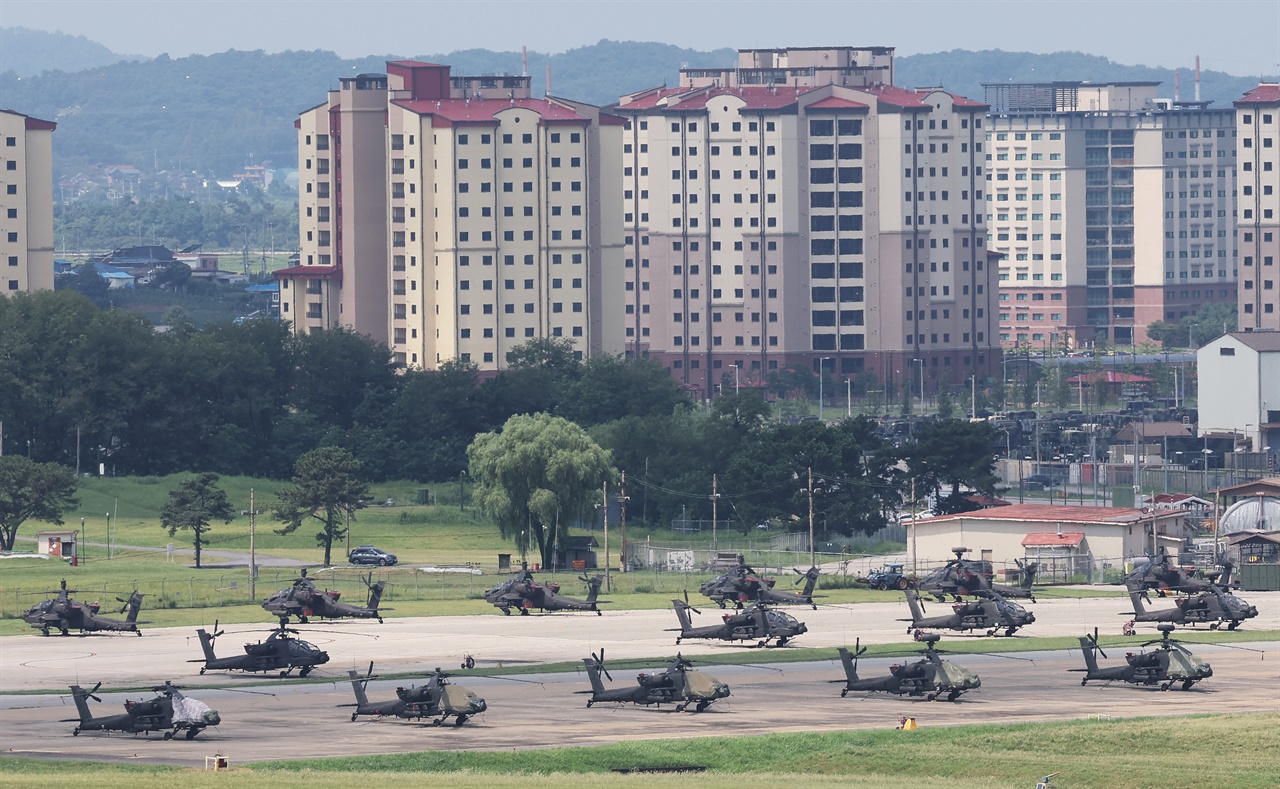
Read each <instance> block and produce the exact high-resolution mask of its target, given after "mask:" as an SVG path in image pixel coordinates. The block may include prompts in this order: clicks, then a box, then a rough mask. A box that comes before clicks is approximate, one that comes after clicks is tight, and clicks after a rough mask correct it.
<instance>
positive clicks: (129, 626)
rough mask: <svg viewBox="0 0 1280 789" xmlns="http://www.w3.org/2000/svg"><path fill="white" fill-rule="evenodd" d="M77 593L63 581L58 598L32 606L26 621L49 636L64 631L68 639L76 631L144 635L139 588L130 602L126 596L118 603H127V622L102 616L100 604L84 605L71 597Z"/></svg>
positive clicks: (23, 618)
mask: <svg viewBox="0 0 1280 789" xmlns="http://www.w3.org/2000/svg"><path fill="white" fill-rule="evenodd" d="M73 594H77V592H76V590H75V589H68V588H67V582H66V580H65V579H63V581H62V588H61V589H60V590H59V591H58V592H57V595H58V596H57V597H55V598H53V599H52V600H45V601H43V602H41V603H37V604H36V605H34V606H32V607H31V608H30V609H29V610H28V611H27V612H26V613H25V614H23V615H22V621H24V622H26V623H27V624H29V625H35V626H36V627H38V628H40V632H41V634H43V635H46V636H47V635H49V631H50V630H51V629H52V630H59V631H61V632H62V635H64V636H65V635H70V631H72V630H79V631H80V632H82V633H86V632H95V631H96V632H118V633H133V634H134V635H139V636H140V635H142V631H141V630H139V629H138V611H140V610H141V609H142V595H141V594H140V593H139V592H138V590H137V589H135V590H133V594H131V595H129V599H128V600H126V599H124V598H123V597H117V598H116V600H117V601H119V602H121V603H124V607H123V608H121V609H120V613H122V614H123V613H124V612H126V611H128V612H129V615H128V616H127V617H125V619H124V621H121V620H119V619H111V618H110V617H105V616H101V615H100V614H99V613H98V611H99V610H100V608H101V607H100V604H98V603H81V602H79V601H78V600H75V599H74V598H72V597H71V595H73Z"/></svg>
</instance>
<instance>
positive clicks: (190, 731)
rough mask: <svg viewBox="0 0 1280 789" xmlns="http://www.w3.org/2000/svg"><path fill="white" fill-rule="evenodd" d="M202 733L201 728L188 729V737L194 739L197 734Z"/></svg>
mask: <svg viewBox="0 0 1280 789" xmlns="http://www.w3.org/2000/svg"><path fill="white" fill-rule="evenodd" d="M199 733H200V730H199V729H187V739H188V740H194V739H195V738H196V735H197V734H199Z"/></svg>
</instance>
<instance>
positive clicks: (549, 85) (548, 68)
mask: <svg viewBox="0 0 1280 789" xmlns="http://www.w3.org/2000/svg"><path fill="white" fill-rule="evenodd" d="M545 92H546V95H548V96H550V95H551V64H550V63H548V64H547V90H546V91H545Z"/></svg>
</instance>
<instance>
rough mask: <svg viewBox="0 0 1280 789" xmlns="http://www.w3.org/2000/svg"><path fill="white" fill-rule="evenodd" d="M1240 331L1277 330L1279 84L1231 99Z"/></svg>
mask: <svg viewBox="0 0 1280 789" xmlns="http://www.w3.org/2000/svg"><path fill="white" fill-rule="evenodd" d="M1235 116H1236V130H1237V135H1238V138H1237V147H1236V155H1237V158H1238V161H1239V166H1240V172H1239V179H1240V209H1239V220H1238V221H1239V225H1238V228H1239V237H1240V256H1241V265H1240V269H1241V270H1240V279H1241V287H1240V300H1239V314H1238V316H1237V325H1238V326H1239V328H1240V330H1241V331H1257V330H1260V329H1270V330H1272V331H1278V330H1280V83H1274V82H1271V83H1263V84H1261V85H1259V86H1258V87H1256V88H1254V89H1253V90H1251V91H1249V93H1248V94H1246V95H1245V96H1244V97H1243V98H1241V99H1239V100H1238V101H1236V102H1235Z"/></svg>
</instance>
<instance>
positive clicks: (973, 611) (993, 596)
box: [902, 590, 1036, 636]
mask: <svg viewBox="0 0 1280 789" xmlns="http://www.w3.org/2000/svg"><path fill="white" fill-rule="evenodd" d="M981 598H982V599H979V600H974V601H972V602H967V603H955V604H953V605H952V606H951V609H952V613H950V614H947V615H945V616H933V617H926V616H925V615H924V613H925V612H924V605H923V604H922V603H921V602H920V596H919V595H917V594H916V593H915V591H913V590H908V591H907V605H909V606H910V607H911V619H909V620H907V619H904V620H902V621H904V622H908V621H909V622H911V624H910V625H908V626H907V632H908V633H910V632H912V631H919V630H921V629H923V628H927V627H929V628H945V629H947V630H959V631H960V632H964V631H966V630H986V631H987V635H989V636H994V635H996V633H997V632H999V631H1000V630H1003V631H1004V634H1005V635H1006V636H1011V635H1013V634H1014V633H1016V632H1017V631H1018V628H1020V627H1025V626H1027V625H1029V624H1031V623H1032V622H1035V621H1036V615H1035V614H1033V613H1031V612H1029V611H1027V609H1025V608H1023V607H1022V606H1020V605H1018V604H1017V603H1012V602H1009V601H1008V600H1006V599H1004V596H1003V595H1001V594H1000V593H999V592H990V591H988V592H983V593H981Z"/></svg>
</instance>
